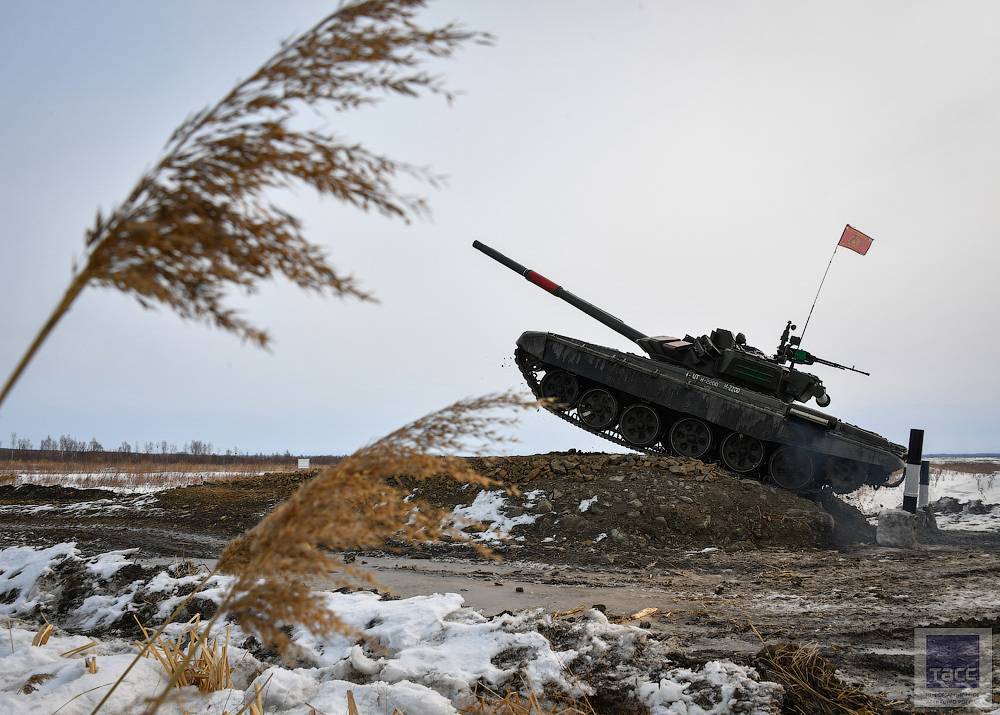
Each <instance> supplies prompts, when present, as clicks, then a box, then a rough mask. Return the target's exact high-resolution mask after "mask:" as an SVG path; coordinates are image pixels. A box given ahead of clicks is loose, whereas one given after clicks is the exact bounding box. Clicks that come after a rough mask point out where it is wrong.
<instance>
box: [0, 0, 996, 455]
mask: <svg viewBox="0 0 1000 715" xmlns="http://www.w3.org/2000/svg"><path fill="white" fill-rule="evenodd" d="M333 6H334V4H333V3H331V2H314V1H311V0H299V1H296V2H281V3H275V2H248V1H246V0H239V1H235V0H233V1H223V0H214V1H213V2H196V1H194V0H187V1H181V0H176V1H173V2H161V3H148V2H147V3H135V2H125V1H121V2H111V1H107V0H97V1H93V2H88V3H79V2H68V1H66V2H29V1H27V0H23V1H20V2H18V1H14V2H6V3H4V4H3V5H2V7H0V73H2V90H3V127H2V129H0V217H2V222H0V226H2V228H0V300H2V306H3V308H2V310H0V335H2V339H0V371H2V372H3V373H4V375H6V374H7V372H9V370H10V369H11V368H12V367H13V365H14V363H15V362H16V360H17V358H18V357H19V355H20V353H21V352H22V351H23V349H24V348H25V346H26V345H27V343H28V342H29V341H30V339H31V337H32V335H33V333H34V331H35V330H37V328H38V326H39V325H40V323H41V322H42V321H43V320H44V319H45V318H46V316H47V315H48V313H49V311H50V310H51V309H52V307H53V306H54V305H55V303H56V302H57V300H58V298H59V296H60V295H61V292H62V291H63V289H64V288H65V285H66V283H67V281H68V279H69V276H70V267H71V261H72V258H73V255H74V254H77V255H78V254H79V253H80V251H81V246H82V241H83V230H84V228H85V227H86V226H88V225H89V224H90V222H91V221H92V219H93V215H94V212H95V210H96V209H97V207H98V206H101V207H103V208H105V209H106V208H108V207H109V206H111V205H112V204H113V203H115V202H117V201H118V200H120V199H121V198H122V197H123V196H124V195H125V194H126V192H127V191H128V190H129V189H130V188H131V186H132V184H133V183H134V181H135V179H136V178H137V176H138V175H139V174H140V172H141V171H142V170H143V169H144V168H145V167H147V166H148V165H149V164H150V163H151V162H152V161H153V160H154V159H155V157H156V156H157V153H158V151H159V150H160V148H161V147H162V145H163V142H164V140H165V138H166V137H167V136H168V135H169V133H170V132H171V130H172V129H173V128H174V127H175V126H176V125H177V124H178V123H179V122H180V121H181V120H182V119H183V118H184V117H185V116H186V115H187V114H188V113H189V112H190V111H192V110H194V109H198V108H200V107H202V106H204V105H206V104H209V103H211V102H214V101H215V100H216V99H217V98H218V97H219V96H220V95H221V94H223V93H224V92H225V91H226V90H227V89H228V88H229V87H230V86H231V85H232V84H233V82H234V81H235V80H237V79H238V78H240V77H245V76H246V75H247V74H249V73H250V72H251V71H253V70H254V69H255V68H256V67H257V66H258V65H259V64H260V63H261V62H262V61H263V60H264V59H266V58H267V57H268V56H269V55H270V54H271V53H272V52H273V51H274V50H275V49H276V47H277V45H278V42H279V41H280V40H281V39H283V38H286V37H288V36H289V35H291V34H293V33H295V32H298V31H301V30H303V29H305V28H307V27H309V26H310V25H312V24H313V22H315V20H316V19H318V18H319V17H321V16H322V15H323V14H325V13H326V12H328V11H329V10H330V9H331V8H332V7H333ZM453 18H454V19H460V20H463V21H465V22H466V23H467V24H468V25H470V26H471V27H473V28H476V29H481V30H487V31H490V32H492V33H494V34H495V35H496V36H497V38H498V39H497V43H496V45H495V46H494V47H492V48H483V47H475V48H470V49H468V50H466V51H463V52H461V53H460V54H459V56H458V57H457V59H455V60H454V61H451V62H448V63H446V64H443V65H441V66H440V67H439V69H440V70H441V71H442V72H444V73H446V74H447V76H448V78H449V81H450V84H451V85H452V86H454V87H457V88H461V89H462V90H464V91H465V92H466V94H465V95H464V96H462V97H461V98H460V99H459V100H458V101H457V102H456V103H455V104H454V105H453V106H451V107H449V106H448V105H447V104H446V103H445V102H444V101H442V100H438V99H436V98H428V99H421V100H416V101H413V100H394V101H392V102H387V103H384V104H382V105H380V106H378V107H376V108H374V109H371V110H367V111H364V112H359V113H356V114H354V115H342V116H336V115H334V116H328V117H322V116H318V117H315V118H314V119H315V122H316V124H317V125H319V126H322V127H325V128H327V129H330V130H332V131H337V132H340V133H342V134H346V135H349V136H351V137H355V138H357V139H359V140H362V141H364V142H366V143H368V144H369V145H370V147H371V148H373V149H375V150H378V151H382V152H385V153H387V154H389V155H391V156H393V157H395V158H397V159H401V160H406V161H410V162H412V163H416V164H426V165H429V166H431V167H432V168H434V169H435V170H437V171H439V172H441V173H444V174H447V175H448V177H449V181H448V185H447V186H446V187H445V188H443V189H441V190H438V191H430V194H429V198H430V201H431V206H432V209H433V218H432V219H431V220H430V221H426V222H422V223H417V224H414V225H411V226H405V225H402V224H400V223H394V222H391V221H389V220H386V219H383V218H379V217H376V216H367V215H364V214H359V213H358V212H356V211H352V210H350V209H348V208H345V207H342V206H339V205H338V204H336V203H334V202H331V201H320V200H318V199H316V198H315V197H314V196H313V195H311V194H310V192H308V191H306V190H302V191H299V192H296V193H294V194H290V195H289V196H288V197H286V198H285V199H284V203H285V205H286V206H287V207H288V208H290V209H292V210H294V211H296V212H300V213H301V215H302V216H303V218H304V219H305V223H306V230H307V232H308V235H309V236H310V237H311V238H312V239H314V240H315V241H316V242H318V243H321V244H323V245H325V246H327V247H328V248H329V251H330V255H331V259H332V262H333V263H334V265H336V266H337V267H338V268H341V269H347V270H349V271H351V272H353V273H355V274H356V275H357V276H359V277H360V278H361V279H362V280H363V283H364V285H365V286H366V287H367V288H368V289H370V290H371V291H373V292H374V293H376V294H377V295H378V297H379V298H380V299H381V304H380V305H377V306H376V305H363V304H358V303H355V302H344V301H337V300H322V299H319V298H316V297H312V296H307V295H303V294H301V293H299V292H297V291H296V290H295V289H293V288H292V287H290V286H289V285H287V284H282V283H278V284H273V285H269V286H267V287H266V288H265V289H264V290H262V291H261V292H260V293H259V294H257V295H255V296H252V297H250V298H246V299H245V298H242V297H240V298H239V299H238V300H237V303H238V304H239V305H240V306H241V307H242V308H244V309H245V310H246V312H247V314H248V315H249V317H251V318H252V319H253V320H255V321H256V322H258V323H260V324H263V325H264V326H266V327H268V328H269V329H270V330H271V332H272V334H273V337H274V347H273V351H271V352H263V351H259V350H256V349H253V348H250V347H247V346H243V345H241V344H240V342H239V341H238V340H237V339H236V338H234V337H232V336H230V335H228V334H223V333H220V332H218V331H215V330H212V329H210V328H208V327H205V326H203V325H200V324H193V323H184V322H181V321H180V320H179V319H177V318H175V317H174V316H173V315H172V314H170V313H169V312H166V311H159V312H147V311H143V310H142V309H141V308H140V307H139V306H138V305H137V304H136V303H135V302H134V301H132V300H130V299H128V298H125V297H123V296H121V295H118V294H115V293H111V292H108V291H101V290H96V289H89V290H88V291H86V292H85V293H84V295H83V296H82V298H81V299H80V300H79V301H77V304H76V306H75V307H74V309H73V310H72V312H71V313H70V314H69V315H68V316H67V317H66V318H65V319H64V321H63V323H62V324H61V325H60V326H59V327H58V329H57V330H56V332H55V333H54V335H53V336H52V338H51V339H50V340H49V342H48V344H46V346H45V347H44V349H43V350H42V352H41V354H40V356H39V357H38V359H37V360H36V361H35V362H34V364H32V365H31V367H30V369H29V370H28V372H27V374H26V375H25V377H24V379H23V380H22V381H21V382H20V384H19V385H18V387H17V388H16V390H15V391H14V393H13V394H12V396H11V397H10V399H9V400H8V402H7V403H6V405H5V406H4V407H3V408H0V435H3V441H4V442H5V443H6V441H7V435H8V434H9V433H10V432H11V431H17V432H18V433H21V434H24V435H27V436H29V437H31V438H32V439H33V440H34V441H35V442H36V444H37V442H38V441H39V440H40V439H41V438H42V437H44V436H45V435H46V434H52V435H56V436H57V435H58V434H60V433H70V434H73V435H75V436H77V437H81V438H90V437H91V436H96V437H97V439H99V440H100V441H102V442H103V443H104V444H105V445H106V446H112V445H117V444H118V443H120V442H121V440H129V441H136V440H139V441H145V440H161V439H164V440H168V441H171V442H175V443H178V444H180V443H183V442H186V441H187V440H190V439H192V438H197V439H204V440H208V441H211V442H213V443H214V444H215V445H216V446H217V447H222V448H225V447H232V446H239V447H240V448H241V449H249V450H251V451H255V450H258V449H259V450H265V451H270V450H284V449H286V448H287V449H290V450H292V451H293V452H300V453H341V452H346V451H350V450H351V449H353V448H354V447H356V446H358V445H359V444H360V443H362V442H364V441H367V440H369V439H371V438H373V437H376V436H378V435H380V434H382V433H384V432H386V431H389V430H390V429H392V428H393V427H394V426H396V425H398V424H399V423H401V422H403V421H406V420H408V419H411V418H413V417H416V416H418V415H420V414H422V413H424V412H426V411H429V410H431V409H434V408H437V407H440V406H442V405H444V404H446V403H448V402H451V401H452V400H454V399H456V398H459V397H463V396H467V395H472V394H478V393H482V392H488V391H495V390H501V389H505V388H509V387H513V386H517V385H519V384H520V377H519V374H518V373H517V370H516V368H515V367H514V366H513V364H512V360H511V359H510V356H511V354H512V351H513V344H514V341H515V340H516V338H517V336H518V335H519V334H520V333H521V332H522V331H524V330H529V329H531V330H551V331H553V332H560V333H563V334H567V335H572V336H576V337H580V338H583V339H587V340H592V341H594V342H598V343H602V344H606V345H611V346H614V347H618V348H628V347H629V343H628V342H627V341H625V340H624V339H623V338H621V337H619V336H618V335H616V334H615V333H612V332H610V331H609V330H607V329H606V328H604V327H603V326H601V325H600V324H597V323H595V322H593V321H591V320H590V319H588V318H587V317H586V316H583V315H581V314H578V313H576V312H575V311H574V310H573V309H572V308H571V307H569V306H568V305H566V304H564V303H562V302H561V301H558V300H556V299H554V298H552V297H550V296H548V295H546V294H545V293H543V292H541V291H539V290H538V289H536V288H534V287H533V286H531V285H529V284H527V283H526V282H524V281H523V280H521V279H520V278H518V277H517V276H515V275H514V274H513V273H510V272H509V271H507V270H506V269H504V268H502V267H501V266H499V265H498V264H495V263H493V262H492V261H489V260H488V259H486V258H485V257H484V256H482V255H481V254H479V253H477V252H475V251H473V250H472V249H471V248H470V247H469V244H470V243H471V241H472V240H473V239H476V238H478V239H480V240H482V241H485V242H486V243H489V244H492V245H494V246H495V247H497V248H499V249H500V250H502V251H504V252H506V253H508V254H509V255H511V256H512V257H513V258H515V259H517V260H519V261H520V262H522V263H524V264H526V265H528V266H530V267H532V268H535V269H537V270H539V271H540V272H542V273H543V274H545V275H547V276H549V277H550V278H553V279H554V280H556V281H557V282H560V283H562V284H563V285H565V286H566V287H567V288H569V289H570V290H572V291H574V292H576V293H577V294H579V295H581V296H583V297H585V298H587V299H589V300H591V301H592V302H594V303H596V304H597V305H600V306H602V307H604V308H606V309H608V310H609V311H611V312H613V313H614V314H616V315H618V316H619V317H621V318H623V319H624V320H625V321H626V322H628V323H630V324H632V325H634V326H635V327H637V328H639V329H640V330H642V331H644V332H647V333H651V334H661V333H667V334H683V333H686V332H687V333H692V334H701V333H703V332H707V331H709V330H711V329H712V328H715V327H720V326H721V327H729V328H731V329H733V330H734V331H739V330H742V331H743V332H745V333H746V334H747V335H748V337H749V339H750V342H751V343H753V344H756V345H758V346H759V347H761V348H763V349H765V350H766V351H768V352H770V351H771V350H773V349H774V346H775V344H776V343H777V338H778V334H779V333H780V331H781V328H782V327H783V325H784V321H785V320H787V319H793V320H796V321H799V323H800V324H801V322H802V321H803V320H804V319H805V314H806V312H807V311H808V309H809V304H810V302H811V300H812V297H813V294H814V292H815V290H816V287H817V284H818V282H819V279H820V276H821V275H822V272H823V269H824V267H825V265H826V262H827V260H828V258H829V255H830V252H831V250H832V248H833V246H834V244H835V243H836V241H837V239H838V237H839V235H840V232H841V230H842V229H843V226H844V224H845V223H850V224H852V225H854V226H856V227H858V228H860V229H861V230H863V231H865V232H867V233H868V234H869V235H871V236H873V237H874V238H875V245H874V247H873V248H872V250H871V251H870V253H869V254H868V255H867V256H865V257H861V256H858V255H856V254H853V253H849V252H846V251H841V252H840V253H839V254H838V255H837V257H836V259H835V261H834V263H833V268H832V269H831V272H830V277H829V279H828V280H827V284H826V287H825V289H824V293H823V295H822V296H821V298H820V302H819V305H818V307H817V308H816V312H815V315H814V317H813V322H812V325H811V326H810V328H809V334H808V337H807V340H806V345H805V347H807V348H808V349H809V350H811V351H812V352H814V353H816V354H818V355H821V356H823V357H827V358H829V359H832V360H836V361H838V362H846V363H848V364H852V363H854V364H857V365H858V366H859V367H863V368H865V369H867V370H870V371H871V373H872V376H871V377H863V376H860V375H855V374H851V373H844V372H839V371H836V370H832V369H827V368H822V367H819V368H817V369H816V372H817V373H820V374H821V375H822V376H823V378H824V380H825V382H826V384H827V387H828V389H829V392H830V394H831V396H832V397H833V403H832V405H831V406H830V408H829V411H830V412H831V413H833V414H835V415H837V416H839V417H842V418H844V419H846V420H848V421H851V422H854V423H856V424H860V425H862V426H865V427H867V428H870V429H874V430H876V431H878V432H881V433H883V434H885V435H886V436H887V437H890V438H892V439H894V440H896V441H898V442H903V443H905V440H906V435H907V431H908V429H909V428H910V427H911V426H917V427H924V428H926V430H927V438H926V442H925V447H926V448H927V449H929V450H935V451H972V450H996V449H1000V438H998V433H1000V410H998V408H997V402H998V398H1000V370H997V369H996V363H997V359H998V355H1000V336H998V334H997V322H998V321H997V312H998V302H1000V283H998V279H997V270H998V263H1000V244H998V241H997V226H998V218H997V205H998V203H997V201H998V197H1000V191H998V190H1000V179H998V169H997V167H998V166H1000V161H998V160H1000V132H998V130H997V128H998V127H1000V80H998V79H997V78H998V77H1000V5H997V4H996V3H992V2H963V3H944V2H928V3H916V2H910V1H906V2H880V3H877V4H873V3H869V2H837V3H830V2H825V3H818V2H814V3H809V2H799V1H798V0H795V1H789V2H762V3H745V2H656V1H655V0H643V1H642V2H625V1H621V2H613V3H612V2H607V1H606V0H605V1H603V2H597V1H592V2H591V1H581V0H573V1H570V0H562V1H551V2H529V1H528V0H520V1H511V0H504V1H501V0H496V1H485V0H484V1H482V2H475V3H473V2H457V1H456V2H445V1H442V2H438V3H436V4H434V5H433V7H432V9H431V10H430V11H429V12H428V13H427V19H428V20H429V21H430V20H447V19H453ZM519 434H520V437H521V439H522V442H523V444H522V445H521V446H520V449H521V450H525V451H546V450H557V449H566V448H570V447H577V448H586V449H600V448H603V447H604V445H603V444H602V443H601V442H600V441H597V440H594V439H592V438H590V437H589V436H587V435H586V434H584V433H582V432H579V431H577V430H575V429H574V428H572V427H571V426H569V425H567V424H565V423H562V422H561V421H560V420H556V419H554V418H552V417H551V416H548V415H544V414H538V415H535V414H532V415H529V416H527V417H526V418H525V419H524V420H523V423H522V427H521V429H520V430H519Z"/></svg>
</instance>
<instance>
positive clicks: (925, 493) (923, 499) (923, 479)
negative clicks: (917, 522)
mask: <svg viewBox="0 0 1000 715" xmlns="http://www.w3.org/2000/svg"><path fill="white" fill-rule="evenodd" d="M930 487H931V463H930V462H928V461H927V460H926V459H925V460H923V461H922V462H920V493H919V494H918V495H917V508H918V509H923V508H924V507H926V506H927V504H928V502H929V501H930Z"/></svg>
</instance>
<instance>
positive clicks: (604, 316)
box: [472, 241, 648, 342]
mask: <svg viewBox="0 0 1000 715" xmlns="http://www.w3.org/2000/svg"><path fill="white" fill-rule="evenodd" d="M472 247H473V248H475V249H476V250H477V251H482V252H483V253H485V254H486V255H487V256H489V257H490V258H492V259H493V260H494V261H496V262H497V263H501V264H503V265H505V266H507V268H509V269H511V270H512V271H514V272H515V273H518V274H520V275H522V276H524V277H525V278H526V279H527V280H528V281H530V282H531V283H534V284H535V285H536V286H538V287H539V288H541V289H542V290H545V291H547V292H549V293H551V294H552V295H554V296H556V297H557V298H562V299H563V300H564V301H566V302H567V303H569V304H570V305H572V306H573V307H574V308H576V309H577V310H580V311H582V312H584V313H586V314H587V315H589V316H590V317H591V318H593V319H594V320H598V321H600V322H602V323H604V325H606V326H608V327H609V328H611V329H612V330H614V331H615V332H616V333H618V334H619V335H623V336H625V337H626V338H628V339H629V340H631V341H632V342H638V341H639V340H641V339H642V338H645V337H648V336H647V335H646V334H645V333H642V332H640V331H638V330H636V329H635V328H633V327H631V326H629V325H626V324H625V323H623V322H622V321H621V320H619V319H618V318H616V317H615V316H613V315H611V313H608V312H607V311H605V310H601V309H600V308H598V307H597V306H596V305H593V304H592V303H589V302H587V301H585V300H584V299H583V298H580V297H579V296H576V295H573V294H572V293H570V292H569V291H568V290H566V289H565V288H563V287H562V286H560V285H558V284H557V283H554V282H553V281H550V280H549V279H548V278H546V277H545V276H543V275H542V274H541V273H537V272H536V271H533V270H531V269H529V268H525V267H524V266H522V265H521V264H520V263H518V262H517V261H515V260H512V259H510V258H508V257H507V256H505V255H503V254H502V253H500V251H497V250H496V249H494V248H490V247H489V246H487V245H486V244H485V243H482V242H480V241H473V242H472Z"/></svg>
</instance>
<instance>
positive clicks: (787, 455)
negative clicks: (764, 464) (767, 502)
mask: <svg viewBox="0 0 1000 715" xmlns="http://www.w3.org/2000/svg"><path fill="white" fill-rule="evenodd" d="M768 471H770V473H771V479H773V480H774V482H775V483H776V484H777V485H778V486H779V487H784V488H785V489H787V490H789V491H792V492H797V491H800V490H802V489H805V488H806V487H808V486H809V485H810V484H812V483H813V472H814V471H815V467H814V465H813V458H812V455H810V454H809V453H808V452H806V451H805V450H804V449H796V448H795V447H779V448H778V449H776V450H774V454H772V455H771V461H770V462H768Z"/></svg>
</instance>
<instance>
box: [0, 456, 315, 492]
mask: <svg viewBox="0 0 1000 715" xmlns="http://www.w3.org/2000/svg"><path fill="white" fill-rule="evenodd" d="M14 465H15V466H14V467H8V465H7V464H6V463H5V464H4V465H2V466H0V486H3V485H5V484H6V485H21V484H38V485H42V486H71V487H74V488H76V489H121V490H125V491H153V490H159V489H171V488H174V487H185V486H191V485H193V484H203V483H205V482H226V481H232V480H234V479H241V478H245V477H254V476H258V475H260V474H262V473H264V472H272V473H278V472H295V471H297V469H296V467H295V464H294V462H293V460H288V465H287V466H286V467H285V468H281V467H277V468H273V467H271V466H270V465H260V464H227V465H220V464H156V463H150V464H118V465H113V466H106V467H99V466H96V465H94V464H92V463H91V464H86V463H80V464H74V463H67V462H15V463H14Z"/></svg>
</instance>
